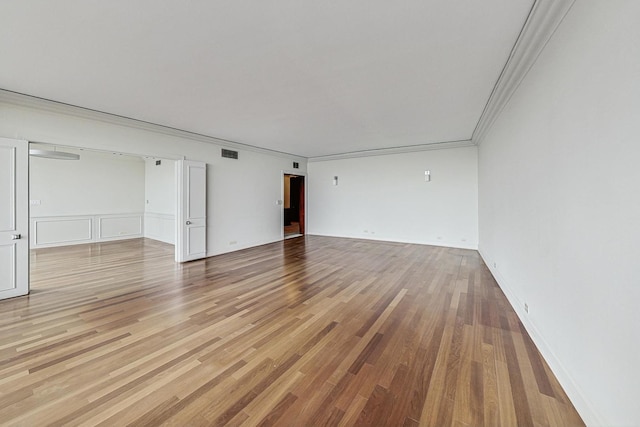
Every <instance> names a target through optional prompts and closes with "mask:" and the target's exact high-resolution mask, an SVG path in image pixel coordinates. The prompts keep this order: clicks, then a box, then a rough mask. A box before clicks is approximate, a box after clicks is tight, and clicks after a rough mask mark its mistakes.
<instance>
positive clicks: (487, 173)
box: [479, 0, 640, 426]
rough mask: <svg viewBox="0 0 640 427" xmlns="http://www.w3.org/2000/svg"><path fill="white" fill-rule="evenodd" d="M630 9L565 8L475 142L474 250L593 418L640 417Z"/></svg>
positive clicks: (638, 215) (582, 4)
mask: <svg viewBox="0 0 640 427" xmlns="http://www.w3.org/2000/svg"><path fill="white" fill-rule="evenodd" d="M639 16H640V2H637V1H599V0H581V1H577V2H575V4H574V5H573V8H572V9H571V10H570V12H569V14H568V15H567V16H566V18H565V20H564V22H563V23H562V24H561V25H560V27H559V28H558V30H557V32H556V33H555V35H554V36H553V38H552V39H551V41H550V42H549V43H548V45H547V47H546V48H545V50H544V51H543V52H542V54H541V55H540V57H539V58H538V60H537V62H536V64H535V65H534V66H533V68H532V69H531V71H530V72H529V74H528V76H527V77H526V78H525V80H524V81H523V83H522V84H521V86H520V88H519V89H518V91H517V92H516V93H515V95H514V96H513V97H512V99H511V101H510V103H509V104H508V105H507V107H506V108H505V110H504V111H503V113H502V115H501V116H500V118H499V119H498V120H497V121H496V123H495V124H494V126H493V128H492V129H491V131H490V133H489V134H488V135H487V137H486V138H485V139H484V140H483V141H482V142H481V145H480V148H479V185H480V187H479V196H480V205H479V217H480V251H481V253H482V256H483V257H484V259H485V261H486V262H487V264H488V265H489V266H490V268H491V269H492V271H493V273H494V276H496V278H497V279H498V282H499V283H500V286H501V287H502V288H503V289H504V290H505V293H506V294H507V296H508V297H509V299H510V301H511V302H512V304H513V305H514V307H515V309H516V311H517V312H518V314H519V316H520V317H521V318H522V320H523V323H524V324H525V326H526V327H527V329H528V330H529V332H530V333H531V334H532V336H533V338H534V341H535V342H536V344H537V345H538V347H539V348H540V350H541V351H542V353H543V355H544V357H545V359H546V360H547V361H548V362H549V363H550V365H551V367H552V369H553V370H554V372H555V374H556V375H557V377H558V378H559V380H560V382H561V383H562V384H563V386H564V388H565V389H566V391H567V393H568V394H569V396H570V397H571V399H572V401H573V403H574V404H575V406H576V407H577V409H578V411H579V412H580V413H581V415H582V416H583V418H584V419H585V421H586V422H587V423H588V424H590V425H620V426H622V425H629V426H630V425H638V424H639V423H640V405H638V402H637V400H638V396H640V368H639V365H638V362H639V361H640V320H639V317H638V314H637V306H638V302H639V301H640V167H639V161H640V144H639V143H638V135H640V45H639V44H638V41H639V40H640V25H638V17H639ZM493 263H496V266H495V267H494V266H493ZM525 303H527V304H528V306H529V308H530V313H529V314H527V313H525V312H524V309H523V305H524V304H525Z"/></svg>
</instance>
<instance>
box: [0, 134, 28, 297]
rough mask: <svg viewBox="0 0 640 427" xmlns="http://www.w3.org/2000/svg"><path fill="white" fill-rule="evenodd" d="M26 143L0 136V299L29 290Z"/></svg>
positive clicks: (25, 292) (23, 293)
mask: <svg viewBox="0 0 640 427" xmlns="http://www.w3.org/2000/svg"><path fill="white" fill-rule="evenodd" d="M28 232H29V143H28V142H27V141H19V140H15V139H7V138H0V299H5V298H11V297H17V296H19V295H26V294H28V293H29V236H28Z"/></svg>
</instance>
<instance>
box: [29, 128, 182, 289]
mask: <svg viewBox="0 0 640 427" xmlns="http://www.w3.org/2000/svg"><path fill="white" fill-rule="evenodd" d="M27 142H28V143H29V147H31V144H38V145H51V146H56V147H58V148H70V149H74V150H85V151H93V152H98V153H118V154H122V155H125V156H133V157H141V158H152V159H158V160H167V161H172V162H175V165H176V168H175V171H174V182H177V180H178V170H177V164H178V162H179V161H180V160H185V159H186V156H184V155H179V154H167V153H144V154H140V153H131V152H127V151H119V150H111V149H109V148H106V147H86V146H82V145H77V146H76V145H64V144H55V143H52V142H46V141H34V140H27ZM177 193H178V189H177V188H176V194H174V196H176V197H177ZM177 209H178V207H177V206H176V211H175V212H174V217H175V218H174V219H175V225H174V235H177V233H178V212H177ZM30 228H31V215H30V214H29V232H30V233H31V229H30ZM29 235H30V234H29ZM29 245H31V240H30V239H29ZM29 250H31V246H29ZM177 250H178V245H177V242H174V257H175V256H177ZM29 253H31V252H29ZM30 288H31V286H29V289H30Z"/></svg>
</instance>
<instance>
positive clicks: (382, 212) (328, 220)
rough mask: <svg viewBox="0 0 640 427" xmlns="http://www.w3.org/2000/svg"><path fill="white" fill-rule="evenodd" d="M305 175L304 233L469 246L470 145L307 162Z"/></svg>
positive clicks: (473, 235)
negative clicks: (335, 179) (428, 174)
mask: <svg viewBox="0 0 640 427" xmlns="http://www.w3.org/2000/svg"><path fill="white" fill-rule="evenodd" d="M308 170H309V180H308V182H309V183H308V198H309V201H308V209H309V212H308V216H307V220H308V232H309V234H319V235H329V236H340V237H356V238H365V239H376V240H391V241H398V242H409V243H422V244H430V245H441V246H452V247H461V248H474V249H475V248H477V244H478V228H477V227H478V218H477V212H478V210H477V203H478V198H477V189H478V185H477V149H476V147H464V148H451V149H441V150H431V151H422V152H415V153H402V154H389V155H383V156H374V157H360V158H350V159H339V160H328V161H320V162H310V163H309V165H308ZM425 170H430V171H431V182H425V176H424V173H425ZM334 176H338V185H337V186H334V185H333V177H334Z"/></svg>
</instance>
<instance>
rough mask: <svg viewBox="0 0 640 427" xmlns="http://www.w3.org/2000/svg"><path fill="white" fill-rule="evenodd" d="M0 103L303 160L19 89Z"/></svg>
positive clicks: (5, 93)
mask: <svg viewBox="0 0 640 427" xmlns="http://www.w3.org/2000/svg"><path fill="white" fill-rule="evenodd" d="M0 103H6V104H11V105H16V106H19V107H27V108H34V109H38V110H44V111H48V112H51V113H56V114H63V115H69V116H74V117H79V118H82V119H88V120H96V121H100V122H104V123H109V124H112V125H117V126H124V127H129V128H134V129H140V130H144V131H148V132H155V133H160V134H163V135H168V136H174V137H177V138H184V139H189V140H192V141H196V142H202V143H207V144H215V145H217V146H221V147H224V148H230V149H233V150H244V151H253V152H256V153H261V154H268V155H271V156H278V157H284V158H287V159H295V160H301V161H305V160H306V157H304V156H298V155H295V154H291V153H284V152H281V151H276V150H269V149H267V148H261V147H256V146H253V145H249V144H243V143H240V142H234V141H229V140H226V139H220V138H215V137H212V136H207V135H202V134H199V133H195V132H189V131H185V130H182V129H176V128H172V127H168V126H163V125H159V124H156V123H151V122H145V121H143V120H137V119H132V118H129V117H125V116H118V115H115V114H110V113H105V112H102V111H97V110H91V109H88V108H83V107H78V106H76V105H71V104H65V103H62V102H57V101H52V100H49V99H45V98H38V97H35V96H31V95H25V94H22V93H19V92H13V91H10V90H6V89H0Z"/></svg>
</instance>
